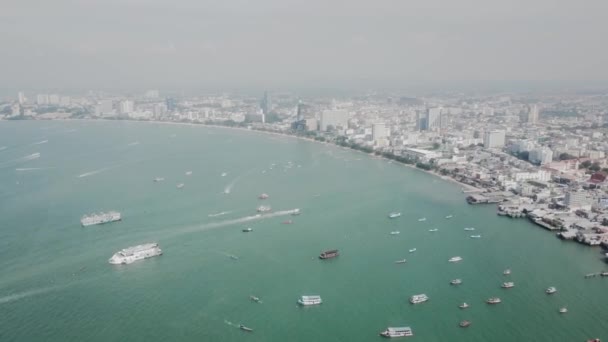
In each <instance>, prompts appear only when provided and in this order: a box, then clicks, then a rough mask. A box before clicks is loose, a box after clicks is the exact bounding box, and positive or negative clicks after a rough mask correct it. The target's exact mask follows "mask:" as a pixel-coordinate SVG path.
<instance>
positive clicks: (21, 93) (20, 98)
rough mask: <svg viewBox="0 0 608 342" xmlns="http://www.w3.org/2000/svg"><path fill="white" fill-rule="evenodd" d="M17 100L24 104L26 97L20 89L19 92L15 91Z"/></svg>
mask: <svg viewBox="0 0 608 342" xmlns="http://www.w3.org/2000/svg"><path fill="white" fill-rule="evenodd" d="M17 101H19V104H20V105H22V104H25V101H26V98H25V94H24V93H23V92H22V91H20V92H19V93H17Z"/></svg>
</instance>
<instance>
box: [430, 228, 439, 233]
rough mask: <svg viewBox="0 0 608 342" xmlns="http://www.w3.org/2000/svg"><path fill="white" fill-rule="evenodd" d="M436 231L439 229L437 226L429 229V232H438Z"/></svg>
mask: <svg viewBox="0 0 608 342" xmlns="http://www.w3.org/2000/svg"><path fill="white" fill-rule="evenodd" d="M438 231H439V229H437V228H433V229H429V232H438Z"/></svg>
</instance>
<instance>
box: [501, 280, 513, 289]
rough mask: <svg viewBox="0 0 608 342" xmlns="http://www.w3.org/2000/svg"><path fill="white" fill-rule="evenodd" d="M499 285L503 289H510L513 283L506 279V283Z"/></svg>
mask: <svg viewBox="0 0 608 342" xmlns="http://www.w3.org/2000/svg"><path fill="white" fill-rule="evenodd" d="M500 287H502V288H503V289H510V288H512V287H515V283H514V282H512V281H508V282H506V283H502V285H500Z"/></svg>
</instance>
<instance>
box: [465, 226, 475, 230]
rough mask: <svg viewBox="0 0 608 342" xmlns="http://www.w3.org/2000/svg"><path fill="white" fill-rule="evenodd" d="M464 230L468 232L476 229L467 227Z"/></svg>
mask: <svg viewBox="0 0 608 342" xmlns="http://www.w3.org/2000/svg"><path fill="white" fill-rule="evenodd" d="M464 230H466V231H473V230H475V228H473V227H466V228H465V229H464Z"/></svg>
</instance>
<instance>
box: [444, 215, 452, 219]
mask: <svg viewBox="0 0 608 342" xmlns="http://www.w3.org/2000/svg"><path fill="white" fill-rule="evenodd" d="M452 217H454V216H453V215H448V216H446V217H445V218H446V219H451V218H452Z"/></svg>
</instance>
